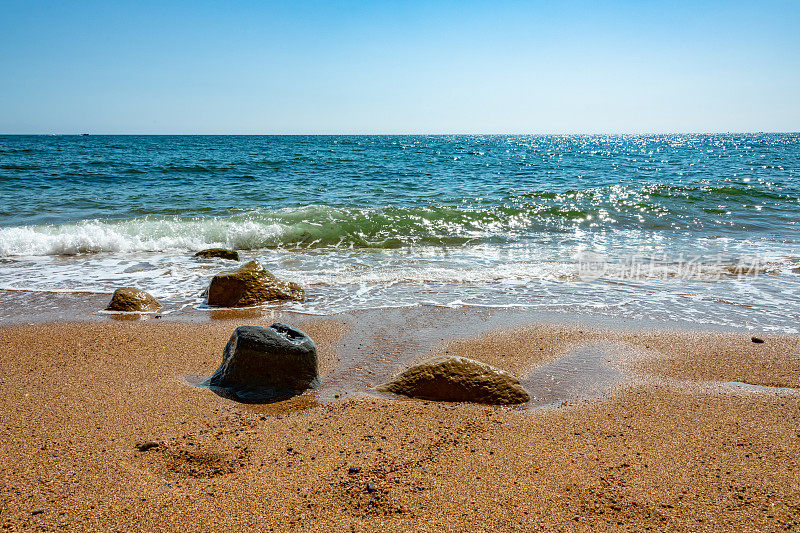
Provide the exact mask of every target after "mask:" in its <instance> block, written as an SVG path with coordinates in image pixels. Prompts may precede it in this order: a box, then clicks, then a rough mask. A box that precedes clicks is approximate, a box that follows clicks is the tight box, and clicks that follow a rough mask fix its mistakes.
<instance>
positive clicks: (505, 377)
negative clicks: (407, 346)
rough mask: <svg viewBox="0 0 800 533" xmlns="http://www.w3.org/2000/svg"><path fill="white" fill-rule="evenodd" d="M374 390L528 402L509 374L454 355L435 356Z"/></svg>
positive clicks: (480, 400) (424, 396)
mask: <svg viewBox="0 0 800 533" xmlns="http://www.w3.org/2000/svg"><path fill="white" fill-rule="evenodd" d="M377 389H378V390H380V391H383V392H393V393H395V394H403V395H405V396H411V397H413V398H422V399H425V400H438V401H446V402H476V403H491V404H515V403H525V402H527V401H528V400H530V396H529V395H528V393H527V392H526V391H525V389H524V388H522V385H520V383H519V381H518V380H517V379H516V378H515V377H514V376H512V375H511V374H509V373H507V372H504V371H503V370H500V369H499V368H495V367H493V366H491V365H487V364H486V363H481V362H479V361H474V360H472V359H467V358H466V357H457V356H437V357H433V358H431V359H428V360H426V361H423V362H421V363H420V364H418V365H415V366H413V367H411V368H409V369H408V370H406V371H405V372H403V373H401V374H400V375H399V376H397V377H395V378H394V379H393V380H392V381H390V382H389V383H385V384H383V385H380V386H378V387H377Z"/></svg>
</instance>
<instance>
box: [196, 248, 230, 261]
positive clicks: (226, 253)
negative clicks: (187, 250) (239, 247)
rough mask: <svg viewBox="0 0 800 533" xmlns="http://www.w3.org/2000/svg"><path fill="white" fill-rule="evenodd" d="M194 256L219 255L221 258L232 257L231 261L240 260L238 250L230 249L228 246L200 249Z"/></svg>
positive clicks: (208, 256)
mask: <svg viewBox="0 0 800 533" xmlns="http://www.w3.org/2000/svg"><path fill="white" fill-rule="evenodd" d="M194 256H195V257H201V258H203V259H212V258H214V257H219V258H220V259H230V260H231V261H238V260H239V252H237V251H236V250H228V249H227V248H208V249H207V250H200V251H199V252H197V253H196V254H194Z"/></svg>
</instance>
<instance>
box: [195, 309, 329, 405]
mask: <svg viewBox="0 0 800 533" xmlns="http://www.w3.org/2000/svg"><path fill="white" fill-rule="evenodd" d="M204 385H207V386H209V387H212V388H215V389H217V390H218V391H221V392H223V393H224V394H225V395H229V396H231V397H232V398H233V399H236V400H238V401H241V402H246V403H263V402H269V401H272V400H276V399H282V398H287V397H289V396H293V395H295V394H300V393H301V392H303V391H304V390H306V389H309V388H315V387H317V386H318V385H319V377H318V370H317V348H316V346H315V345H314V341H313V340H311V337H309V336H308V335H306V334H305V333H303V332H302V331H300V330H299V329H297V328H293V327H292V326H289V325H286V324H280V323H275V324H272V325H271V326H269V327H264V326H239V327H238V328H236V330H235V331H234V332H233V335H231V338H230V340H229V341H228V344H227V345H226V346H225V351H224V352H223V355H222V364H221V365H220V366H219V368H218V369H217V371H216V372H215V373H214V375H213V376H211V377H210V378H209V379H208V380H206V381H205V382H204Z"/></svg>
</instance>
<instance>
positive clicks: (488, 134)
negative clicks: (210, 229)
mask: <svg viewBox="0 0 800 533" xmlns="http://www.w3.org/2000/svg"><path fill="white" fill-rule="evenodd" d="M754 134H800V130H794V131H789V130H785V131H779V130H753V131H721V130H720V131H646V132H569V133H566V132H561V133H544V132H535V133H534V132H529V133H520V132H515V133H511V132H482V133H465V132H447V133H441V132H440V133H430V132H428V133H425V132H417V133H153V132H150V133H91V132H78V133H0V136H2V137H12V136H16V137H26V136H28V137H32V136H36V137H122V136H130V137H136V136H142V137H144V136H152V137H168V136H172V137H179V136H180V137H191V136H194V137H402V136H429V137H436V136H452V135H455V136H459V135H460V136H475V137H477V136H503V135H505V136H515V135H529V136H601V135H606V136H625V135H628V136H645V135H754Z"/></svg>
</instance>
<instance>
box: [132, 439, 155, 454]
mask: <svg viewBox="0 0 800 533" xmlns="http://www.w3.org/2000/svg"><path fill="white" fill-rule="evenodd" d="M158 447H159V444H158V443H157V442H155V441H152V440H148V441H144V442H140V443H138V444H137V445H136V449H137V450H139V451H140V452H146V451H147V450H152V449H153V448H158Z"/></svg>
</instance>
